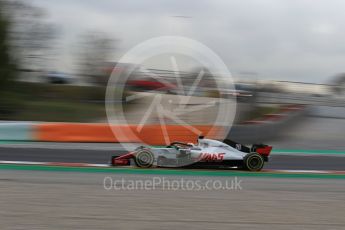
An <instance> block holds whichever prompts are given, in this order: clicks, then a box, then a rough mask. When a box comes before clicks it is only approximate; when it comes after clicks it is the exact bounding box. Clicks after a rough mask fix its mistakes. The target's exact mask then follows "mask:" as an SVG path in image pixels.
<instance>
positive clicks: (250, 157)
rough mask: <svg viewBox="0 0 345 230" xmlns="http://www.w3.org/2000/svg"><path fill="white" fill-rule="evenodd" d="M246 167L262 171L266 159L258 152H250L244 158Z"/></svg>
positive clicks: (250, 169)
mask: <svg viewBox="0 0 345 230" xmlns="http://www.w3.org/2000/svg"><path fill="white" fill-rule="evenodd" d="M243 164H244V168H245V169H246V170H249V171H260V170H261V169H262V168H263V167H264V164H265V162H264V159H263V158H262V156H260V155H259V154H257V153H249V154H247V155H246V156H245V157H244V159H243Z"/></svg>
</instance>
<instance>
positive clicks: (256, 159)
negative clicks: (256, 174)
mask: <svg viewBox="0 0 345 230" xmlns="http://www.w3.org/2000/svg"><path fill="white" fill-rule="evenodd" d="M261 167H262V159H261V157H260V156H252V157H250V158H249V159H248V168H249V169H253V170H257V169H260V168H261Z"/></svg>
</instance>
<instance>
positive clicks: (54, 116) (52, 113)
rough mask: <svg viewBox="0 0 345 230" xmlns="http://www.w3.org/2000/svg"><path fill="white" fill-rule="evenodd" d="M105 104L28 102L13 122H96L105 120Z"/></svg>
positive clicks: (14, 116)
mask: <svg viewBox="0 0 345 230" xmlns="http://www.w3.org/2000/svg"><path fill="white" fill-rule="evenodd" d="M105 118H106V115H105V107H104V104H103V103H97V104H94V103H82V102H77V101H63V102H62V101H27V102H26V103H25V104H24V106H23V107H22V108H21V109H20V110H19V111H18V112H17V113H16V114H14V115H13V117H12V119H13V120H22V121H55V122H64V121H65V122H66V121H68V122H95V121H97V120H102V119H105Z"/></svg>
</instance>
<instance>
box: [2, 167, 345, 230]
mask: <svg viewBox="0 0 345 230" xmlns="http://www.w3.org/2000/svg"><path fill="white" fill-rule="evenodd" d="M0 172H1V173H0V190H1V193H0V205H1V207H2V208H1V210H0V223H1V229H4V230H7V229H8V230H9V229H59V230H60V229H92V230H93V229H150V230H154V229H159V230H161V229H191V230H193V229H239V230H241V229H277V230H288V229H289V230H290V229H312V230H318V229H320V230H321V229H322V230H323V229H335V230H336V229H339V230H340V229H344V226H345V220H344V216H343V215H344V203H345V196H344V189H345V180H332V179H329V180H324V179H300V178H296V179H286V178H285V179H282V178H253V177H240V178H237V179H236V178H234V177H207V176H206V177H205V176H203V177H198V176H193V177H188V176H184V177H183V179H184V180H185V181H193V182H195V183H196V182H197V181H199V184H201V186H205V185H206V184H207V181H211V183H213V182H214V181H216V180H217V181H218V182H217V183H221V184H223V185H224V184H226V183H227V181H228V182H229V183H230V182H231V181H234V180H237V181H238V182H239V185H240V186H235V187H233V189H231V187H230V189H225V190H224V189H220V190H218V189H212V187H211V189H210V190H208V189H207V190H193V189H186V188H185V189H183V188H182V186H181V187H179V188H178V187H176V186H171V187H170V186H169V185H168V183H169V182H167V181H170V183H171V185H172V183H174V182H173V181H176V180H178V181H179V180H180V179H181V177H179V176H164V177H160V179H161V180H163V179H165V184H163V183H160V184H157V185H156V186H155V187H147V188H146V189H141V188H142V187H140V186H139V187H136V188H134V189H130V188H131V187H128V186H129V185H130V184H132V182H133V181H134V182H135V181H152V180H153V179H154V178H155V180H157V177H158V176H157V175H156V176H153V175H130V174H109V173H76V172H47V171H44V172H42V171H7V170H1V171H0ZM105 177H110V178H111V180H110V181H109V183H107V184H106V188H108V190H107V189H105V188H104V178H105ZM123 178H124V179H125V181H124V182H118V181H121V180H122V179H123ZM115 181H117V182H116V183H115ZM240 181H241V182H240ZM112 182H114V184H116V188H117V189H115V187H113V188H114V189H111V183H112ZM122 185H123V186H122ZM118 188H120V189H118ZM150 188H151V189H150ZM189 188H191V187H189ZM228 188H229V187H228Z"/></svg>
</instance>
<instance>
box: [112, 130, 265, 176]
mask: <svg viewBox="0 0 345 230" xmlns="http://www.w3.org/2000/svg"><path fill="white" fill-rule="evenodd" d="M271 150H272V146H268V145H263V144H260V145H257V144H255V145H253V146H252V147H247V146H244V145H242V144H239V143H236V142H234V141H231V140H228V139H226V140H224V141H223V142H221V141H217V140H211V139H204V138H203V137H199V139H198V142H197V144H196V145H194V144H191V143H182V142H173V143H171V144H170V145H169V146H166V147H163V148H162V147H145V146H141V147H138V148H137V149H135V150H134V151H133V152H129V153H127V154H125V155H122V156H113V157H112V159H111V164H112V166H120V165H130V164H131V162H134V163H135V165H136V166H138V167H140V168H150V167H183V168H186V167H208V166H217V167H238V168H241V169H245V170H249V171H260V170H261V169H262V168H263V166H264V163H265V162H267V161H268V156H269V155H270V153H271Z"/></svg>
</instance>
